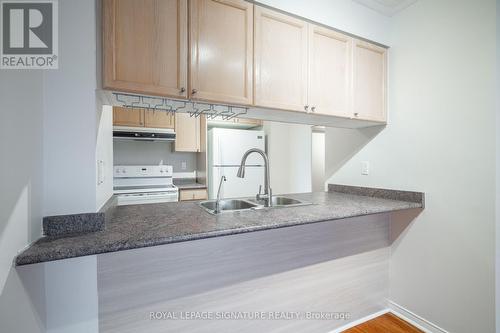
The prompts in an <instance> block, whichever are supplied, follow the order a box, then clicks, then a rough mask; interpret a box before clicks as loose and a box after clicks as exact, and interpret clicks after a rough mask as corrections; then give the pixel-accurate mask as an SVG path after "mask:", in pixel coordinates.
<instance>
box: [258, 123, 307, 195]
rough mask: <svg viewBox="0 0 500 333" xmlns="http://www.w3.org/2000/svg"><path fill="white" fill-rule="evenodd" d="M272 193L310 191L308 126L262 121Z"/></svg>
mask: <svg viewBox="0 0 500 333" xmlns="http://www.w3.org/2000/svg"><path fill="white" fill-rule="evenodd" d="M263 129H264V131H265V133H266V145H267V154H268V157H269V165H270V167H269V173H270V177H271V188H272V190H273V194H286V193H302V192H310V191H311V146H312V144H311V126H308V125H299V124H287V123H278V122H270V121H265V122H264V126H263Z"/></svg>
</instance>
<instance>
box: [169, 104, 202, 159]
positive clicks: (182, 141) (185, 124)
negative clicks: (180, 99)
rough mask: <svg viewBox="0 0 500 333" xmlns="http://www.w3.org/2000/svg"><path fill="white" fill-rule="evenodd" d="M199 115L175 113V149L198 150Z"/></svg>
mask: <svg viewBox="0 0 500 333" xmlns="http://www.w3.org/2000/svg"><path fill="white" fill-rule="evenodd" d="M200 127H201V126H200V117H197V118H195V117H191V116H190V115H189V114H188V113H176V114H175V151H189V152H199V151H200Z"/></svg>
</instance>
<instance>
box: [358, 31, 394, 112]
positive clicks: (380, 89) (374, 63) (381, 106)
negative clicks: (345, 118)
mask: <svg viewBox="0 0 500 333" xmlns="http://www.w3.org/2000/svg"><path fill="white" fill-rule="evenodd" d="M386 68H387V50H386V49H384V48H382V47H378V46H376V45H373V44H370V43H367V42H363V41H359V40H354V91H353V95H354V101H353V103H354V111H353V112H354V117H355V118H359V119H366V120H374V121H380V122H385V121H386V78H387V70H386Z"/></svg>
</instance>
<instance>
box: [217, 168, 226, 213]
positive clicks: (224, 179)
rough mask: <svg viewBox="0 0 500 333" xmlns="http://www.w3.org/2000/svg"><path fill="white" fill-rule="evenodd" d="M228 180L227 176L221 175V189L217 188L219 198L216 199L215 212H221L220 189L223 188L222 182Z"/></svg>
mask: <svg viewBox="0 0 500 333" xmlns="http://www.w3.org/2000/svg"><path fill="white" fill-rule="evenodd" d="M225 181H226V176H222V177H220V183H219V189H218V190H217V200H216V201H215V211H214V213H215V214H219V213H220V190H221V188H222V182H225Z"/></svg>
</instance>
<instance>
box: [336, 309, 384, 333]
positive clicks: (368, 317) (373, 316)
mask: <svg viewBox="0 0 500 333" xmlns="http://www.w3.org/2000/svg"><path fill="white" fill-rule="evenodd" d="M387 312H389V309H384V310H381V311H378V312H375V313H373V314H371V315H368V316H366V317H363V318H360V319H358V320H355V321H353V322H350V323H349V324H346V325H344V326H341V327H339V328H336V329H334V330H333V331H330V332H328V333H340V332H343V331H345V330H347V329H349V328H352V327H354V326H356V325H359V324H362V323H364V322H365V321H368V320H371V319H373V318H377V317H379V316H381V315H383V314H386V313H387Z"/></svg>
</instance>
